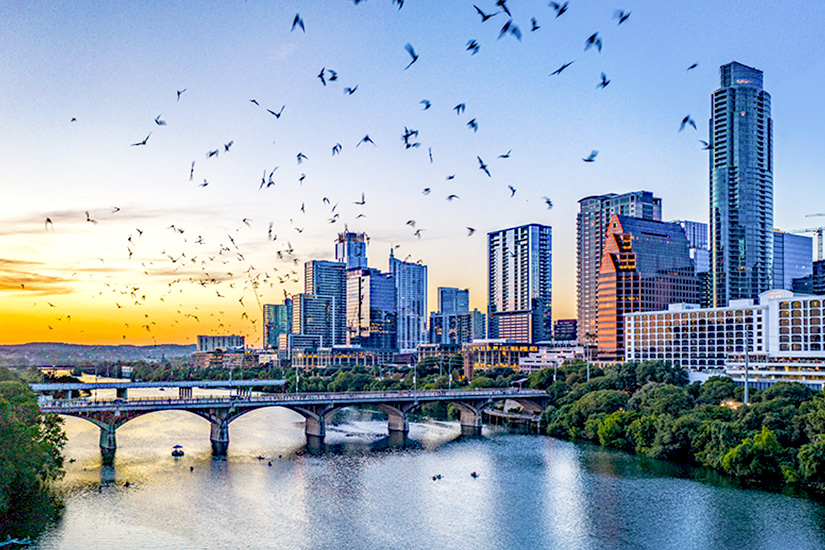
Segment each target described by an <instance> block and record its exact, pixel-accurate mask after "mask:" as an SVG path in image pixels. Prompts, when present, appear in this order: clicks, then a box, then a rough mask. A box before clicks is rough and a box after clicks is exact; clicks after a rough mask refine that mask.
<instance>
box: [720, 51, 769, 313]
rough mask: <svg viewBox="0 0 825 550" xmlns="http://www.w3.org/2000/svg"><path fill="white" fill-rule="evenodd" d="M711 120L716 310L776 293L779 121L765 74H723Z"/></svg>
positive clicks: (727, 68)
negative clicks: (775, 142)
mask: <svg viewBox="0 0 825 550" xmlns="http://www.w3.org/2000/svg"><path fill="white" fill-rule="evenodd" d="M719 75H720V80H721V84H720V88H719V89H718V90H716V91H715V92H713V95H712V99H711V119H710V136H709V142H710V144H711V150H710V250H711V259H710V260H711V262H710V263H711V284H712V294H713V296H712V297H713V305H714V306H715V307H723V306H726V305H727V304H728V303H729V302H730V300H738V299H753V298H756V297H757V296H758V295H759V294H760V293H761V292H765V291H767V290H770V289H771V288H772V286H773V285H772V279H773V128H772V126H773V121H772V120H771V96H770V94H769V93H768V92H766V91H765V90H763V89H762V71H760V70H757V69H754V68H752V67H748V66H745V65H742V64H741V63H736V62H735V61H734V62H731V63H728V64H727V65H722V67H720V69H719Z"/></svg>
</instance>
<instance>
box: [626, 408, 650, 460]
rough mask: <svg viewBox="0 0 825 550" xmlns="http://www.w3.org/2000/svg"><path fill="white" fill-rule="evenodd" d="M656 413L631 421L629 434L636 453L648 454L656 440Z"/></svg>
mask: <svg viewBox="0 0 825 550" xmlns="http://www.w3.org/2000/svg"><path fill="white" fill-rule="evenodd" d="M656 421H657V418H656V416H655V415H647V416H641V417H639V418H637V419H636V420H634V421H633V422H631V423H630V427H629V428H628V434H629V435H630V438H631V442H632V443H633V448H634V450H635V451H636V453H638V454H640V455H644V456H647V454H648V453H649V452H650V449H651V447H653V443H654V441H655V440H656Z"/></svg>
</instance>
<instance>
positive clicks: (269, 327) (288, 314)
mask: <svg viewBox="0 0 825 550" xmlns="http://www.w3.org/2000/svg"><path fill="white" fill-rule="evenodd" d="M290 332H292V300H290V299H289V298H285V299H284V303H283V304H264V345H263V347H264V348H265V349H267V348H277V347H278V337H279V336H280V335H281V334H289V333H290Z"/></svg>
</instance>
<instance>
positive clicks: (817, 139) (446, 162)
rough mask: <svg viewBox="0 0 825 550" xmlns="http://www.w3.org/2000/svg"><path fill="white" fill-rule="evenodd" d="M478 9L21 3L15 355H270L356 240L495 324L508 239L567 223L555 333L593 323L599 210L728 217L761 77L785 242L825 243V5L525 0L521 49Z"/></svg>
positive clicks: (9, 21)
mask: <svg viewBox="0 0 825 550" xmlns="http://www.w3.org/2000/svg"><path fill="white" fill-rule="evenodd" d="M619 4H622V5H619ZM476 5H477V6H478V7H479V8H480V9H481V10H482V11H484V12H485V13H488V14H490V13H495V12H499V13H498V14H497V15H495V16H493V17H492V18H490V19H489V20H488V21H486V22H483V23H482V21H481V17H480V15H479V14H478V12H477V11H476V9H475V7H474V5H473V4H472V3H471V2H470V1H467V2H454V1H450V2H444V1H443V0H404V2H403V7H402V8H401V9H399V8H398V4H397V3H393V2H392V1H391V0H362V1H360V2H359V3H358V4H354V3H353V2H352V1H351V0H326V1H302V2H289V1H286V2H262V1H256V0H247V1H240V0H237V1H236V0H228V1H221V2H205V3H193V2H189V3H187V2H128V3H127V2H86V1H76V2H70V3H68V2H66V3H63V2H36V1H26V2H22V1H21V2H17V1H8V0H6V1H3V2H0V21H2V29H0V191H2V200H0V343H2V344H19V343H25V342H37V341H59V342H70V343H87V344H117V343H128V344H141V345H144V344H153V343H158V344H160V343H181V344H186V343H194V342H195V337H196V335H198V334H228V333H234V334H242V335H245V336H246V337H247V343H248V344H251V345H260V343H261V332H262V327H261V325H262V322H261V317H262V314H261V305H262V304H264V303H280V302H281V300H282V299H283V298H284V295H285V293H286V294H292V293H298V292H301V291H302V288H303V262H304V261H306V260H309V259H333V257H334V244H333V243H334V240H335V237H336V235H337V233H338V232H340V231H343V230H344V228H345V227H347V228H348V229H349V230H352V231H364V232H366V233H367V234H368V236H369V238H370V243H369V247H368V250H367V254H368V257H369V263H370V265H371V266H373V267H378V268H381V269H386V268H387V258H388V255H389V251H390V249H391V248H392V249H393V250H394V253H395V256H396V257H398V258H400V259H408V260H409V261H421V262H422V263H424V264H426V265H428V266H429V302H430V308H431V309H436V305H437V304H436V299H437V294H436V289H437V287H438V286H456V287H460V288H469V289H470V301H471V306H472V307H477V308H479V309H481V310H485V309H486V304H487V289H486V276H487V273H486V240H485V239H486V233H487V232H489V231H493V230H497V229H502V228H507V227H513V226H517V225H523V224H527V223H540V224H546V225H550V226H552V227H553V309H554V311H553V316H554V318H570V317H575V314H576V311H575V302H576V264H575V261H576V212H577V210H578V201H579V200H580V199H581V198H583V197H586V196H589V195H594V194H603V193H610V192H616V193H621V192H627V191H633V190H640V189H644V190H649V191H652V192H654V193H655V194H656V195H657V196H659V197H661V198H662V201H663V217H664V219H665V220H674V219H689V220H697V221H707V217H708V154H707V151H703V150H702V146H701V144H700V142H699V140H700V139H708V119H709V116H710V115H709V111H710V94H711V93H712V92H713V90H715V89H717V88H718V87H719V75H718V69H719V66H720V65H722V64H724V63H728V62H730V61H733V60H736V61H739V62H740V63H744V64H746V65H749V66H753V67H756V68H758V69H760V70H762V71H764V74H765V89H766V90H767V91H768V92H769V93H770V94H771V96H772V117H773V120H774V165H775V169H774V198H775V226H776V227H777V228H781V229H796V228H804V227H810V226H816V225H820V224H821V222H822V218H806V214H812V213H820V212H825V193H823V178H822V173H823V170H822V168H823V161H822V160H821V159H822V151H823V150H825V131H823V129H825V110H823V109H822V105H821V98H822V90H823V84H825V77H823V75H825V58H823V57H822V55H821V52H822V51H825V37H823V35H822V33H821V23H822V21H825V3H821V2H814V1H811V2H804V1H789V2H785V3H783V4H782V5H781V6H780V5H778V4H777V3H776V2H767V1H762V0H729V1H725V2H718V1H708V0H697V1H694V2H660V1H654V0H628V1H627V2H624V1H623V2H620V3H617V2H605V1H600V0H588V1H584V0H570V1H569V4H568V9H567V11H566V12H565V13H563V14H562V15H561V16H560V17H556V16H555V12H554V10H553V9H552V8H551V7H549V6H548V4H547V3H546V2H544V1H532V0H508V1H507V3H506V6H507V8H508V9H509V10H510V12H511V13H512V24H513V25H516V26H517V27H518V28H519V30H520V32H521V40H519V39H517V37H516V36H515V35H514V34H512V33H505V34H504V35H503V36H501V37H500V38H499V34H500V30H501V28H502V26H503V25H504V24H505V22H507V20H508V16H507V15H506V14H504V13H501V8H500V7H498V6H496V4H495V2H493V1H492V0H478V1H477V2H476ZM617 9H621V10H623V11H625V12H630V17H629V18H628V19H627V20H626V21H624V22H623V23H622V24H621V25H619V24H618V20H617V19H616V18H615V12H616V10H617ZM296 14H299V15H300V18H301V19H302V21H303V23H304V29H305V30H302V29H301V28H299V27H296V28H295V29H294V30H292V23H293V20H294V18H295V16H296ZM531 18H535V20H536V24H537V26H538V27H539V28H538V29H536V30H535V31H532V30H531V27H532V26H533V25H532V23H531ZM593 33H598V36H599V38H601V41H602V45H603V47H602V49H601V51H598V50H597V49H596V48H589V49H587V50H585V45H586V40H587V38H588V37H589V36H591V35H592V34H593ZM470 40H475V41H476V42H477V44H478V45H479V49H478V52H477V53H476V54H472V53H471V51H468V50H467V43H468V41H470ZM406 44H411V45H412V47H413V48H414V51H415V53H416V54H417V55H418V58H417V60H416V61H415V62H414V63H413V64H412V65H410V66H409V68H405V67H407V65H408V64H409V63H410V61H411V60H412V57H411V56H410V54H409V53H408V52H407V51H406V50H405V45H406ZM571 61H572V62H573V63H572V65H570V66H568V67H567V68H566V69H565V70H564V71H563V72H562V73H561V74H559V75H555V76H550V73H552V72H553V71H555V70H556V69H558V68H559V67H561V66H562V65H563V64H565V63H568V62H571ZM694 63H698V65H697V67H696V68H695V69H692V70H689V71H688V70H687V68H688V67H689V66H690V65H692V64H694ZM322 68H323V69H324V76H325V80H326V85H324V84H323V83H322V81H321V79H320V78H318V76H317V75H318V74H319V73H320V72H321V70H322ZM333 71H334V73H333ZM602 73H604V74H605V75H606V78H607V79H608V80H609V84H608V85H607V86H606V87H603V88H600V87H597V86H598V84H599V82H600V80H601V74H602ZM332 74H335V75H336V76H337V78H336V79H334V80H330V76H331V75H332ZM356 86H357V88H355V87H356ZM346 88H355V90H354V92H353V93H351V94H350V93H347V92H346V91H345V89H346ZM178 91H181V92H182V93H180V94H178ZM251 100H255V101H256V102H257V104H256V103H253V102H252V101H251ZM424 100H426V101H428V102H429V104H430V107H429V108H427V109H425V108H424V107H425V104H424V103H422V101H424ZM459 104H464V105H465V109H464V111H463V112H457V111H456V110H454V107H456V106H457V105H459ZM267 109H269V110H271V111H274V112H275V113H278V114H279V115H280V116H278V117H276V116H274V115H273V114H270V113H269V112H268V111H267ZM687 115H690V116H691V117H692V118H693V119H694V120H695V121H696V125H697V129H696V130H694V129H693V128H690V127H689V128H688V129H686V130H684V131H682V132H679V131H678V130H679V125H680V122H681V120H682V119H683V117H685V116H687ZM473 119H474V120H475V122H476V124H477V129H476V130H474V129H473V128H472V127H471V126H470V125H468V123H469V122H470V121H471V120H473ZM160 122H164V123H165V124H160ZM405 128H408V129H410V130H417V131H418V134H417V136H415V137H412V138H410V140H409V141H410V143H411V144H412V143H419V144H420V145H419V146H415V147H409V148H407V147H405V145H404V141H403V139H402V135H403V134H404V132H405ZM147 136H148V139H147V140H145V145H133V144H136V143H140V142H142V141H144V138H146V137H147ZM365 136H369V137H370V139H371V140H372V142H373V143H369V142H365V143H361V144H360V145H359V142H360V141H361V140H362V138H364V137H365ZM336 144H340V147H341V149H340V153H338V154H336V155H333V153H332V151H333V147H334V146H335V145H336ZM216 150H217V154H215V155H213V156H211V157H209V156H208V154H209V152H211V151H216ZM593 150H597V151H598V155H597V157H596V159H595V162H592V163H585V162H583V161H582V158H584V157H587V156H588V155H589V154H590V152H591V151H593ZM299 154H300V155H302V156H301V157H300V162H299ZM430 157H431V158H430ZM478 158H481V159H482V160H483V161H484V163H485V164H486V165H487V167H488V169H489V172H490V176H489V177H488V176H487V175H486V174H485V173H484V172H483V171H482V170H480V169H479V160H478ZM193 162H194V166H193V164H192V163H193ZM190 172H191V179H190ZM448 178H450V179H448ZM262 182H263V183H264V186H263V188H261V184H262ZM270 182H271V183H270ZM509 186H512V188H513V189H514V190H515V191H513V190H511V189H510V187H509ZM425 190H429V191H428V192H426V193H425ZM362 193H363V198H364V200H363V202H364V204H355V203H357V202H362V201H361V198H362ZM449 195H457V196H458V198H454V199H453V200H447V197H448V196H449ZM545 197H546V198H548V199H549V200H550V201H551V203H552V208H551V209H548V207H547V206H548V205H547V202H546V201H545ZM302 207H303V208H302ZM47 220H48V221H47ZM408 222H414V223H415V225H414V226H413V225H412V223H408ZM468 228H473V229H474V230H475V232H474V233H473V234H472V235H469V233H470V230H469V229H468ZM419 229H420V230H421V231H420V232H419V233H418V235H416V234H415V232H416V230H419Z"/></svg>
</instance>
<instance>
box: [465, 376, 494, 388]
mask: <svg viewBox="0 0 825 550" xmlns="http://www.w3.org/2000/svg"><path fill="white" fill-rule="evenodd" d="M495 385H496V381H495V380H493V379H492V378H488V377H486V376H476V377H475V378H473V381H472V382H470V387H471V388H492V387H493V386H495Z"/></svg>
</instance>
